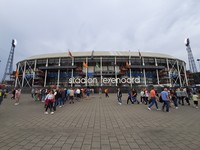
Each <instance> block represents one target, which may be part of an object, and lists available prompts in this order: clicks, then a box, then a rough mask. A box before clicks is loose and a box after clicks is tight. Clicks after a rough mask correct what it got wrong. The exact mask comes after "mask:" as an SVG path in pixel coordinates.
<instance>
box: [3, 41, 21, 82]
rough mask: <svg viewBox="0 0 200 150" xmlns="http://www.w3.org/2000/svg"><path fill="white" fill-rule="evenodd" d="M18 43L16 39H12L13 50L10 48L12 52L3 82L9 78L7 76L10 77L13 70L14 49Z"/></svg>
mask: <svg viewBox="0 0 200 150" xmlns="http://www.w3.org/2000/svg"><path fill="white" fill-rule="evenodd" d="M16 45H17V41H16V40H15V39H13V40H12V45H11V50H10V54H9V57H8V60H7V64H6V69H5V72H4V75H3V78H2V83H3V82H4V81H5V80H6V79H7V77H9V78H10V75H11V74H12V72H13V59H14V52H15V51H14V49H15V47H16Z"/></svg>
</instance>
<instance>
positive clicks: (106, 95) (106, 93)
mask: <svg viewBox="0 0 200 150" xmlns="http://www.w3.org/2000/svg"><path fill="white" fill-rule="evenodd" d="M104 92H105V97H109V95H108V88H106V89H105V91H104Z"/></svg>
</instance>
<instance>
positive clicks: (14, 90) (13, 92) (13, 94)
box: [11, 88, 16, 99]
mask: <svg viewBox="0 0 200 150" xmlns="http://www.w3.org/2000/svg"><path fill="white" fill-rule="evenodd" d="M15 93H16V88H14V89H13V90H12V97H11V99H15Z"/></svg>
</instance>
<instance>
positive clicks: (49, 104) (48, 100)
mask: <svg viewBox="0 0 200 150" xmlns="http://www.w3.org/2000/svg"><path fill="white" fill-rule="evenodd" d="M54 102H55V95H54V94H53V90H50V91H49V93H48V94H47V96H46V97H45V112H44V114H46V115H48V114H49V113H48V109H49V110H50V113H51V114H52V115H53V114H54V111H53V103H54Z"/></svg>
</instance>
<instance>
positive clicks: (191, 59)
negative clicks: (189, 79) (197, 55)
mask: <svg viewBox="0 0 200 150" xmlns="http://www.w3.org/2000/svg"><path fill="white" fill-rule="evenodd" d="M185 46H186V50H187V52H188V61H189V67H190V71H191V72H192V73H194V72H197V67H196V64H195V61H194V57H193V54H192V50H191V47H190V40H189V38H187V39H185Z"/></svg>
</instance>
